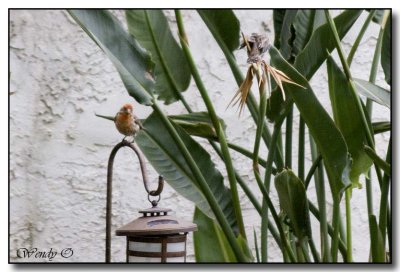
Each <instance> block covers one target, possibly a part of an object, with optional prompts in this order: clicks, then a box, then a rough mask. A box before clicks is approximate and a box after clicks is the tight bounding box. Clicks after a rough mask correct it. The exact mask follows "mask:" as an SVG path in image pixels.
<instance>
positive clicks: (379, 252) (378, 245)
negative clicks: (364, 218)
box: [369, 215, 386, 263]
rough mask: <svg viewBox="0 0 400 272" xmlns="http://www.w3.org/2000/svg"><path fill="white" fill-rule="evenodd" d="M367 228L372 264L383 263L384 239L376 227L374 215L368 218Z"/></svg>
mask: <svg viewBox="0 0 400 272" xmlns="http://www.w3.org/2000/svg"><path fill="white" fill-rule="evenodd" d="M369 226H370V228H371V255H372V261H373V262H374V263H384V262H385V261H386V260H385V247H384V245H385V242H384V237H382V233H381V231H380V229H379V227H378V223H377V222H376V217H375V215H370V216H369Z"/></svg>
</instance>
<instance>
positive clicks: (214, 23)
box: [197, 9, 240, 52]
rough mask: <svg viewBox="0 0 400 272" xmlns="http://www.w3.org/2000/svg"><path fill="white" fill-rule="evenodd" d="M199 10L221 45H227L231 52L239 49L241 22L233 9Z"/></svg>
mask: <svg viewBox="0 0 400 272" xmlns="http://www.w3.org/2000/svg"><path fill="white" fill-rule="evenodd" d="M197 12H198V13H199V15H200V17H201V18H202V19H203V21H204V23H205V24H206V25H207V27H208V28H209V29H210V31H211V33H212V34H213V36H214V38H215V39H216V41H217V43H218V44H219V46H221V47H222V46H224V47H227V48H228V49H229V50H230V51H231V52H232V51H234V50H236V49H238V47H239V29H240V24H239V21H238V19H237V18H236V16H235V14H234V13H233V11H232V10H225V9H223V10H220V9H219V10H218V9H208V10H207V9H200V10H197Z"/></svg>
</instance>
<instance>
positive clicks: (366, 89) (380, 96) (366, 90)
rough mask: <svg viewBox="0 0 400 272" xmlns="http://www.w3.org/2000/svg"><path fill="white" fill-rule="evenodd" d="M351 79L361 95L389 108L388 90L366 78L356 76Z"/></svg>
mask: <svg viewBox="0 0 400 272" xmlns="http://www.w3.org/2000/svg"><path fill="white" fill-rule="evenodd" d="M353 80H354V84H355V86H356V89H357V91H358V92H359V93H360V94H361V95H363V96H365V97H367V98H369V99H371V100H373V101H375V102H376V103H379V104H381V105H382V106H386V107H388V108H389V109H390V92H389V91H388V90H386V89H384V88H382V87H379V86H378V85H375V84H373V83H371V82H369V81H366V80H362V79H358V78H354V79H353Z"/></svg>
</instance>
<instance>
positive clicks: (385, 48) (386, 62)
mask: <svg viewBox="0 0 400 272" xmlns="http://www.w3.org/2000/svg"><path fill="white" fill-rule="evenodd" d="M383 31H384V32H383V39H382V49H381V64H382V68H383V72H384V73H385V80H386V82H387V83H388V84H389V85H390V84H391V82H392V75H391V67H392V37H391V31H392V16H389V18H387V21H386V24H385V28H384V30H383Z"/></svg>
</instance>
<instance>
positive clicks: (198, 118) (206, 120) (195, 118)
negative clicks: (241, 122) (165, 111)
mask: <svg viewBox="0 0 400 272" xmlns="http://www.w3.org/2000/svg"><path fill="white" fill-rule="evenodd" d="M169 117H170V118H171V119H172V120H174V122H175V123H176V124H178V125H179V126H181V127H182V128H183V129H184V130H185V131H186V133H188V134H189V135H193V136H199V137H202V138H208V139H216V140H217V139H218V136H217V133H216V131H215V129H214V126H213V123H212V121H211V119H210V116H209V115H208V113H207V112H192V113H188V114H181V115H170V116H169ZM219 122H220V124H221V126H222V129H223V130H225V128H226V125H225V122H224V120H222V119H221V118H219Z"/></svg>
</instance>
